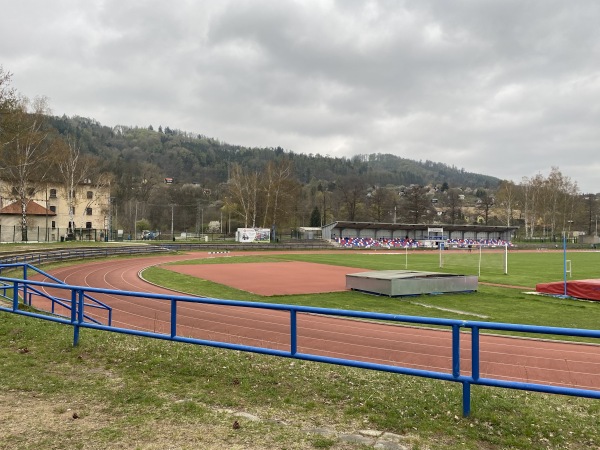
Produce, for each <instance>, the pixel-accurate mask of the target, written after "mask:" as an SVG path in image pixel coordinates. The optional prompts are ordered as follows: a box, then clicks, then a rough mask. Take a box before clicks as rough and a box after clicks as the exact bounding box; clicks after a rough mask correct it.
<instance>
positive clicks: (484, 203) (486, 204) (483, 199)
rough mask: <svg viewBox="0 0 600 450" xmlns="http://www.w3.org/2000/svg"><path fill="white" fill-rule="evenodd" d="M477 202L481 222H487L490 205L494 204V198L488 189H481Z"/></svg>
mask: <svg viewBox="0 0 600 450" xmlns="http://www.w3.org/2000/svg"><path fill="white" fill-rule="evenodd" d="M478 200H479V202H478V203H477V210H478V211H479V213H480V214H483V223H484V224H486V225H487V224H488V220H489V218H490V210H491V209H492V206H494V203H495V201H496V200H495V198H494V196H493V195H491V194H490V193H489V192H488V191H486V190H483V191H482V192H481V194H480V195H478Z"/></svg>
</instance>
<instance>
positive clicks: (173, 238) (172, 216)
mask: <svg viewBox="0 0 600 450" xmlns="http://www.w3.org/2000/svg"><path fill="white" fill-rule="evenodd" d="M174 211H175V204H173V203H171V239H172V240H173V241H175V231H174V228H173V224H174V217H175V213H174Z"/></svg>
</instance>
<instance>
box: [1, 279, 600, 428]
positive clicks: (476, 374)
mask: <svg viewBox="0 0 600 450" xmlns="http://www.w3.org/2000/svg"><path fill="white" fill-rule="evenodd" d="M0 283H1V285H0V292H4V297H5V298H7V300H9V301H11V302H12V305H11V307H3V306H0V311H4V312H10V313H14V314H20V315H23V316H29V317H35V318H38V319H44V320H50V321H54V322H58V323H62V324H65V325H71V326H73V329H74V337H73V345H77V344H78V341H79V332H80V329H81V328H90V329H96V330H104V331H111V332H117V333H123V334H129V335H136V336H144V337H149V338H156V339H164V340H170V341H175V342H184V343H190V344H197V345H205V346H211V347H218V348H225V349H232V350H240V351H246V352H254V353H260V354H266V355H273V356H279V357H286V358H295V359H300V360H305V361H315V362H321V363H328V364H336V365H341V366H348V367H357V368H362V369H370V370H377V371H384V372H391V373H397V374H405V375H413V376H418V377H425V378H431V379H437V380H444V381H450V382H456V383H460V384H461V385H462V388H463V391H462V392H463V394H462V400H463V415H464V416H468V415H469V414H470V412H471V386H472V385H482V386H493V387H500V388H507V389H518V390H527V391H535V392H544V393H550V394H562V395H569V396H577V397H586V398H595V399H600V390H590V389H580V388H572V387H566V386H553V385H545V384H538V383H525V382H515V381H506V380H500V379H494V378H485V377H481V376H480V345H479V339H480V332H481V330H492V331H510V332H521V333H533V334H545V335H558V336H576V337H585V338H594V339H600V330H585V329H577V328H560V327H544V326H536V325H520V324H505V323H495V322H480V321H464V320H454V319H442V318H430V317H418V316H403V315H393V314H383V313H370V312H361V311H351V310H338V309H328V308H316V307H308V306H296V305H282V304H272V303H262V302H247V301H234V300H225V299H218V298H209V297H189V296H180V295H163V294H150V293H144V292H131V291H118V290H112V289H101V288H90V287H84V286H71V285H65V284H62V285H61V284H53V283H47V282H41V281H32V280H22V279H15V278H5V277H0ZM34 287H47V288H53V289H61V290H65V291H68V293H69V294H70V295H65V296H64V297H65V298H68V299H70V300H64V301H66V302H69V301H70V302H71V305H70V312H71V315H70V317H69V318H64V317H57V316H54V315H45V314H42V313H39V312H32V311H29V310H22V309H20V304H19V298H18V293H19V292H23V291H29V292H32V291H33V288H34ZM36 289H37V290H39V289H38V288H36ZM8 291H11V292H12V294H13V297H12V299H11V298H8V295H7V294H8ZM91 294H94V295H96V294H105V295H110V296H114V297H136V298H140V299H146V300H159V301H164V302H168V304H169V305H170V308H169V311H170V314H169V317H170V319H169V329H168V331H167V332H164V333H161V332H157V331H147V330H140V329H130V328H122V327H115V326H111V325H102V324H100V323H97V322H96V321H92V320H89V319H88V317H87V315H86V314H85V310H86V309H87V308H89V307H90V305H89V304H88V303H86V302H85V301H84V298H85V296H86V295H91ZM194 303H195V304H208V305H220V306H223V307H225V306H228V307H231V306H235V307H241V308H251V309H259V310H271V311H286V312H288V313H289V323H288V330H289V335H288V342H289V348H288V349H287V350H282V349H278V348H272V347H268V346H254V345H244V344H238V343H232V342H224V341H218V340H210V339H198V338H194V337H187V336H183V335H181V334H180V333H179V332H178V325H179V321H178V316H179V309H180V304H194ZM298 314H318V315H321V316H330V317H345V318H355V319H369V320H375V321H382V322H388V323H389V322H391V323H403V324H418V325H433V326H437V327H446V328H448V329H449V330H450V331H451V338H452V358H451V367H449V368H448V372H442V371H433V370H423V369H415V368H410V367H401V366H395V365H389V364H380V363H372V362H365V361H360V360H351V359H343V358H336V357H329V356H323V355H319V354H316V353H303V352H299V351H298V322H297V315H298ZM461 330H462V331H465V330H466V331H469V332H470V334H471V340H470V343H471V344H470V352H471V370H470V374H463V373H462V372H461V366H460V354H461V347H460V336H461Z"/></svg>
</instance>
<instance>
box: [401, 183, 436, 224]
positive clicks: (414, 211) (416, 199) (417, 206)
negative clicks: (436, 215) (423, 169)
mask: <svg viewBox="0 0 600 450" xmlns="http://www.w3.org/2000/svg"><path fill="white" fill-rule="evenodd" d="M401 205H402V211H401V217H402V220H403V221H405V222H409V223H426V222H428V221H429V220H430V219H431V217H432V207H431V202H430V200H429V198H428V197H427V189H426V188H424V187H422V186H418V185H412V186H410V187H409V188H408V189H406V190H405V191H404V197H403V198H402V204H401Z"/></svg>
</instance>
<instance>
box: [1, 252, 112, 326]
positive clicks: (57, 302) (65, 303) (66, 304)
mask: <svg viewBox="0 0 600 450" xmlns="http://www.w3.org/2000/svg"><path fill="white" fill-rule="evenodd" d="M10 269H13V270H14V269H16V270H20V271H22V274H23V280H28V279H29V276H30V272H31V271H33V272H35V273H37V274H38V275H41V276H44V277H46V278H48V279H50V280H52V281H54V282H55V283H56V284H59V285H65V284H66V283H65V282H64V281H62V280H59V279H58V278H56V277H54V276H52V275H50V274H49V273H46V272H44V271H43V270H41V269H38V268H37V267H35V266H33V265H31V264H27V263H15V264H0V274H2V271H6V270H10ZM50 285H51V286H55V285H54V284H52V283H50ZM1 289H3V290H4V292H5V293H6V289H7V286H6V285H4V284H2V285H1ZM20 292H21V294H20V297H21V298H22V299H23V304H25V305H28V306H31V305H32V299H33V298H34V296H36V297H38V298H45V299H46V300H48V301H49V302H50V305H51V306H50V312H51V313H52V314H56V315H60V313H58V312H57V308H56V307H57V306H61V307H62V308H64V309H65V310H67V311H70V310H71V308H72V306H73V305H72V302H71V300H70V299H62V298H60V297H56V296H53V295H50V294H48V293H46V292H43V291H41V290H39V289H37V288H35V287H32V286H31V285H29V284H23V287H22V289H21V290H20ZM5 295H6V294H5ZM17 295H19V294H17ZM83 299H84V301H85V300H88V301H87V302H86V303H84V306H87V307H88V308H96V309H99V310H106V311H107V325H111V324H112V308H111V307H110V306H108V305H107V304H106V303H103V302H101V301H100V300H97V299H95V298H94V297H92V296H90V295H89V294H86V293H84V294H83ZM84 318H86V319H88V320H90V321H92V322H94V323H98V324H100V323H101V322H100V321H98V320H97V319H94V318H93V317H92V316H90V315H86V314H85V313H84Z"/></svg>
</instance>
